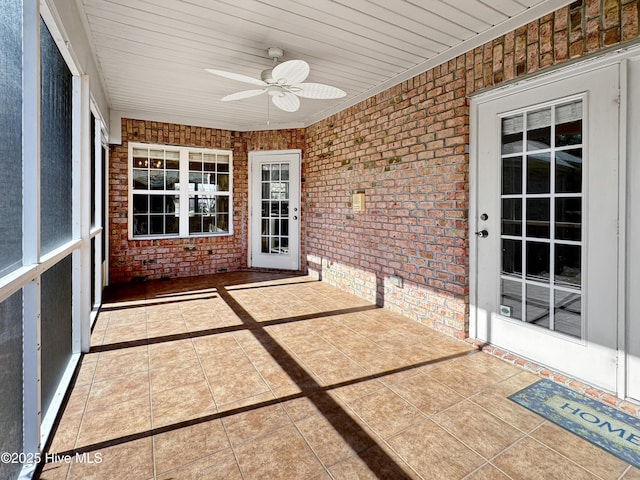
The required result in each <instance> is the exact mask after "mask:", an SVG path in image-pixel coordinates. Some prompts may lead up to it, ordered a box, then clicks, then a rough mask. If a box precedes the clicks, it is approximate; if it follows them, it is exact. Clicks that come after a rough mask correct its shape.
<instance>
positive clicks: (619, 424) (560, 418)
mask: <svg viewBox="0 0 640 480" xmlns="http://www.w3.org/2000/svg"><path fill="white" fill-rule="evenodd" d="M509 399H510V400H513V401H514V402H516V403H517V404H519V405H522V406H523V407H525V408H528V409H529V410H531V411H532V412H534V413H537V414H538V415H540V416H542V417H544V418H546V419H547V420H549V421H550V422H553V423H555V424H556V425H559V426H560V427H562V428H564V429H565V430H569V431H570V432H572V433H574V434H575V435H578V436H579V437H582V438H584V439H585V440H587V441H589V442H591V443H593V444H594V445H597V446H599V447H600V448H603V449H604V450H606V451H607V452H609V453H611V454H612V455H615V456H616V457H618V458H620V459H622V460H624V461H625V462H628V463H630V464H631V465H633V466H635V467H637V468H640V419H638V418H636V417H632V416H631V415H627V414H626V413H624V412H621V411H620V410H616V409H615V408H613V407H610V406H608V405H604V404H602V403H600V402H598V401H596V400H594V399H592V398H589V397H586V396H585V395H582V394H580V393H577V392H574V391H573V390H569V389H568V388H566V387H563V386H562V385H558V384H557V383H554V382H552V381H550V380H546V379H544V380H540V381H538V382H536V383H534V384H532V385H529V386H528V387H526V388H524V389H522V390H520V391H519V392H517V393H514V394H513V395H511V396H510V397H509Z"/></svg>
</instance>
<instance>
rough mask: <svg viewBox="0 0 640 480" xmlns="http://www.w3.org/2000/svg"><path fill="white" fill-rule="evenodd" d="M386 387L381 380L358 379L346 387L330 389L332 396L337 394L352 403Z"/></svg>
mask: <svg viewBox="0 0 640 480" xmlns="http://www.w3.org/2000/svg"><path fill="white" fill-rule="evenodd" d="M382 388H384V384H383V383H382V382H381V381H380V380H377V379H376V380H364V381H361V380H357V381H355V382H353V383H350V384H349V385H346V386H344V387H339V388H335V389H333V388H332V389H331V390H329V392H330V394H331V396H336V397H337V398H339V399H341V400H342V401H344V402H346V403H348V404H350V403H352V402H354V401H355V400H357V399H359V398H362V397H365V396H367V395H370V394H372V393H374V392H376V391H378V390H381V389H382Z"/></svg>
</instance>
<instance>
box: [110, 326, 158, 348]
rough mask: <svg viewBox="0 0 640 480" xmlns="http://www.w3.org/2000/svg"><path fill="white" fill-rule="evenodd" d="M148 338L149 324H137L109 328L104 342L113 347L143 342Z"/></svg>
mask: <svg viewBox="0 0 640 480" xmlns="http://www.w3.org/2000/svg"><path fill="white" fill-rule="evenodd" d="M146 338H147V324H146V323H135V324H131V325H124V326H118V327H107V331H106V332H105V334H104V338H103V339H102V342H103V344H104V345H112V344H119V343H126V342H134V341H136V340H138V341H142V340H145V339H146Z"/></svg>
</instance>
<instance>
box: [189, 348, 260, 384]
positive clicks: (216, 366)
mask: <svg viewBox="0 0 640 480" xmlns="http://www.w3.org/2000/svg"><path fill="white" fill-rule="evenodd" d="M198 358H199V359H200V363H201V364H202V368H203V369H204V372H205V374H206V375H207V376H208V377H218V376H225V375H228V374H229V372H231V371H234V370H250V369H252V368H253V364H252V363H251V360H249V357H247V355H246V354H245V353H244V352H243V351H242V350H241V349H240V347H238V348H237V349H234V350H229V351H228V352H225V353H218V354H216V355H212V354H202V353H199V354H198Z"/></svg>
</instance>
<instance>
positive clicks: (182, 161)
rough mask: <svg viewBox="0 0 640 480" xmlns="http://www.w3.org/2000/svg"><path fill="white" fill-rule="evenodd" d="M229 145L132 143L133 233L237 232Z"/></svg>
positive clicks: (131, 201) (146, 235)
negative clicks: (210, 146)
mask: <svg viewBox="0 0 640 480" xmlns="http://www.w3.org/2000/svg"><path fill="white" fill-rule="evenodd" d="M232 158H233V154H232V152H231V151H229V150H212V149H203V148H187V147H174V146H162V145H145V144H132V143H130V144H129V170H130V172H129V173H130V175H129V178H130V179H131V180H130V192H131V195H130V198H129V205H130V208H129V232H130V234H129V236H130V237H131V238H141V237H152V238H155V237H188V236H198V235H200V236H203V235H230V234H231V233H233V232H232V225H233V222H232V215H231V207H232V203H233V202H232V195H231V192H232V189H233V187H232V172H233V170H232V163H233V161H232Z"/></svg>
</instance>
